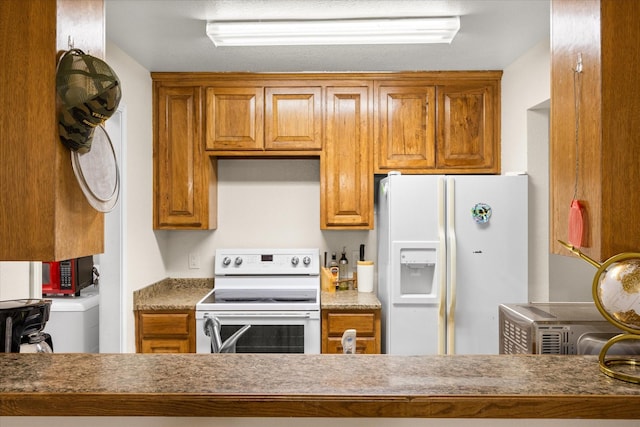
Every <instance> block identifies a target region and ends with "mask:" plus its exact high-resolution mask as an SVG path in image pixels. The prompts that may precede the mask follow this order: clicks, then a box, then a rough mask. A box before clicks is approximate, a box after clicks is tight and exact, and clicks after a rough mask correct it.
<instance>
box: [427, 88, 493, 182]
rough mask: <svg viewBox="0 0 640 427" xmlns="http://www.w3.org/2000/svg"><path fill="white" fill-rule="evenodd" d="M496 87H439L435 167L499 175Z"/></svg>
mask: <svg viewBox="0 0 640 427" xmlns="http://www.w3.org/2000/svg"><path fill="white" fill-rule="evenodd" d="M497 92H498V87H497V84H492V83H486V84H485V83H479V84H464V85H455V86H438V88H437V97H438V118H437V128H438V138H437V142H436V166H437V167H438V168H445V169H446V168H454V169H455V168H462V169H468V170H469V171H473V170H481V171H482V172H493V173H497V172H500V165H499V161H498V159H499V156H498V153H499V149H500V147H499V141H498V138H497V137H496V134H495V132H498V131H499V129H500V111H499V106H498V104H497V101H498V98H499V94H498V93H497Z"/></svg>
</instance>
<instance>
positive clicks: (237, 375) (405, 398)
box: [0, 354, 640, 419]
mask: <svg viewBox="0 0 640 427" xmlns="http://www.w3.org/2000/svg"><path fill="white" fill-rule="evenodd" d="M0 372H2V375H1V376H0V416H12V415H25V416H27V415H31V416H33V415H48V416H63V415H66V416H173V417H185V416H189V417H192V416H198V417H400V418H403V417H418V418H420V417H423V418H592V419H640V386H639V385H634V384H630V383H626V382H623V381H619V380H615V379H612V378H609V377H607V376H605V375H604V374H602V373H601V372H600V370H599V368H598V361H597V357H595V356H551V355H544V356H539V355H499V356H498V355H495V356H389V355H282V354H278V355H273V354H272V355H267V354H265V355H248V354H1V355H0Z"/></svg>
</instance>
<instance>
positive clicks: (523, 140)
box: [502, 39, 595, 301]
mask: <svg viewBox="0 0 640 427" xmlns="http://www.w3.org/2000/svg"><path fill="white" fill-rule="evenodd" d="M550 67H551V57H550V50H549V40H548V39H547V40H543V41H541V42H540V43H538V44H537V45H536V46H534V47H533V48H532V49H531V50H530V51H528V52H527V53H525V54H524V55H523V56H521V57H520V58H518V59H517V60H516V61H515V62H514V63H513V64H511V65H509V67H507V68H506V69H505V70H504V74H503V78H502V162H503V163H502V164H503V171H509V170H526V171H527V172H528V174H529V177H530V179H529V206H530V208H529V222H530V224H529V300H530V301H592V300H593V299H592V296H591V281H592V279H593V275H594V274H595V269H594V268H593V267H592V266H591V265H589V264H587V263H585V262H584V261H582V260H580V259H578V258H576V257H573V256H570V254H569V253H567V255H566V256H562V255H551V254H549V239H551V238H553V236H550V235H549V130H550V129H549V115H550V103H549V100H550V98H551V95H550V91H551V82H550V77H551V73H550V70H551V68H550Z"/></svg>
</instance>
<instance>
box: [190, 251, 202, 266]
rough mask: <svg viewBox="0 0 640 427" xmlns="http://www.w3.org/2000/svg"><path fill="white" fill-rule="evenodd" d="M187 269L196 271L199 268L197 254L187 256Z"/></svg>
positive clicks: (198, 256) (198, 255)
mask: <svg viewBox="0 0 640 427" xmlns="http://www.w3.org/2000/svg"><path fill="white" fill-rule="evenodd" d="M189 268H191V269H197V268H200V254H199V253H197V252H192V253H190V254H189Z"/></svg>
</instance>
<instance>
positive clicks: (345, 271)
mask: <svg viewBox="0 0 640 427" xmlns="http://www.w3.org/2000/svg"><path fill="white" fill-rule="evenodd" d="M347 277H349V261H347V248H346V247H342V256H341V257H340V278H341V279H346V278H347Z"/></svg>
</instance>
